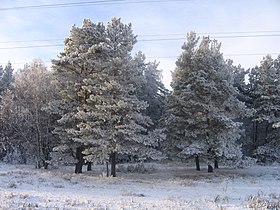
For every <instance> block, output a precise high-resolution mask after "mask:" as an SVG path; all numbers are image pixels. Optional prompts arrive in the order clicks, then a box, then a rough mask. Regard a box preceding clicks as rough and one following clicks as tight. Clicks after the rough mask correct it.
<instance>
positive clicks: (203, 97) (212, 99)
mask: <svg viewBox="0 0 280 210" xmlns="http://www.w3.org/2000/svg"><path fill="white" fill-rule="evenodd" d="M197 45H198V46H197ZM182 49H183V52H182V54H181V55H180V57H179V58H178V60H177V62H176V65H177V67H176V69H175V71H174V72H173V73H172V83H171V87H172V88H173V92H172V93H171V95H170V96H169V97H168V105H167V107H168V108H167V111H166V117H165V124H166V127H167V136H168V141H167V142H166V143H167V145H166V148H167V150H168V152H169V154H170V155H171V156H177V157H178V156H179V157H190V156H193V155H206V156H207V157H208V158H227V159H240V158H241V156H242V153H241V148H240V145H238V144H237V143H236V141H237V140H238V139H239V138H240V133H241V130H240V125H241V124H240V123H238V122H236V119H237V118H239V117H241V116H245V115H247V109H246V107H245V105H244V103H242V102H240V101H239V100H238V99H237V97H236V96H237V93H238V92H237V89H236V88H235V87H233V72H234V67H233V66H232V62H231V61H225V60H224V59H223V56H222V53H221V52H220V44H219V43H218V42H217V41H216V40H210V39H209V37H203V38H202V39H201V41H200V43H199V38H197V37H196V34H195V33H193V32H191V33H189V34H188V36H187V42H186V43H184V45H183V46H182Z"/></svg>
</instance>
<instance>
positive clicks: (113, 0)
mask: <svg viewBox="0 0 280 210" xmlns="http://www.w3.org/2000/svg"><path fill="white" fill-rule="evenodd" d="M187 1H189V0H149V1H143V0H142V1H140V0H139V1H126V0H99V1H84V2H71V3H56V4H38V5H28V6H18V7H5V8H0V11H8V10H26V9H49V8H63V7H81V6H90V5H109V4H143V3H165V2H187Z"/></svg>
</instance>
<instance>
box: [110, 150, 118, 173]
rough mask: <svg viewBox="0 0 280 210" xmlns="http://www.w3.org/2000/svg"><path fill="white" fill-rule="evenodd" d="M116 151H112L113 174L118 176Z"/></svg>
mask: <svg viewBox="0 0 280 210" xmlns="http://www.w3.org/2000/svg"><path fill="white" fill-rule="evenodd" d="M116 156H117V153H116V152H112V153H111V176H113V177H116Z"/></svg>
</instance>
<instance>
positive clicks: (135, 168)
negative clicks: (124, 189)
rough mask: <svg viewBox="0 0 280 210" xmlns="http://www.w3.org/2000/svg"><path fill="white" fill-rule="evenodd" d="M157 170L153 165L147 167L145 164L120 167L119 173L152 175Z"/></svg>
mask: <svg viewBox="0 0 280 210" xmlns="http://www.w3.org/2000/svg"><path fill="white" fill-rule="evenodd" d="M155 170H156V169H155V167H154V166H153V165H145V164H144V163H137V164H128V165H119V166H118V168H117V171H118V172H122V173H141V174H144V173H152V172H154V171H155Z"/></svg>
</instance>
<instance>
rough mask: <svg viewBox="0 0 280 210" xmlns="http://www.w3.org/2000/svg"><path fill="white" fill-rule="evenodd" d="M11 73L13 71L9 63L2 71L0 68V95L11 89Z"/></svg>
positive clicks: (0, 67)
mask: <svg viewBox="0 0 280 210" xmlns="http://www.w3.org/2000/svg"><path fill="white" fill-rule="evenodd" d="M13 72H14V69H13V67H12V64H11V63H10V62H8V64H7V65H6V66H5V68H4V69H3V67H2V66H0V95H2V93H3V92H4V91H5V90H7V89H11V88H12V82H13Z"/></svg>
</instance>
